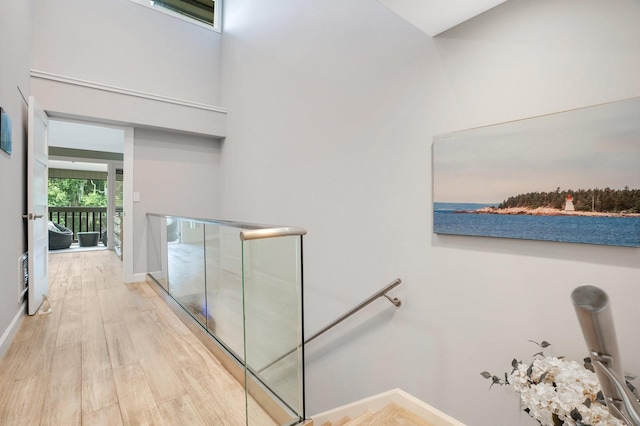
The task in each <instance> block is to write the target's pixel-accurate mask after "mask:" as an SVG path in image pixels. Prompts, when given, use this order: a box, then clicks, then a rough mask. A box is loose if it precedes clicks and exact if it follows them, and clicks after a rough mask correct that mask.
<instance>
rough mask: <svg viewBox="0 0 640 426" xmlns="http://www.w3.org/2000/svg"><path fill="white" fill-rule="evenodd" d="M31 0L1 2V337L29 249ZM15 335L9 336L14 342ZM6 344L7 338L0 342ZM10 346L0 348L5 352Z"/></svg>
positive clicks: (14, 310)
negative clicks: (9, 143)
mask: <svg viewBox="0 0 640 426" xmlns="http://www.w3.org/2000/svg"><path fill="white" fill-rule="evenodd" d="M32 13H33V1H31V0H3V1H2V2H0V40H2V42H1V43H0V58H1V59H0V106H1V107H2V108H3V109H5V111H6V113H7V114H9V116H10V117H11V121H12V130H13V147H12V153H11V155H8V154H7V153H5V152H4V151H0V200H1V201H0V205H1V206H2V207H0V223H2V241H3V243H2V244H0V277H2V278H1V279H0V336H3V335H4V334H5V333H6V332H8V331H10V330H9V329H8V328H9V326H10V324H11V322H12V320H13V318H14V317H15V316H16V314H17V313H18V309H19V307H20V305H21V304H22V303H21V301H20V300H19V297H18V296H19V293H20V292H19V283H20V274H19V269H18V258H19V257H20V256H21V255H22V254H23V253H24V252H25V251H26V248H27V243H26V241H25V234H24V230H25V226H24V220H23V219H22V215H23V214H24V213H26V208H27V206H26V198H25V191H26V187H27V184H26V177H27V175H26V155H27V119H28V108H27V105H26V103H25V101H24V100H23V98H22V95H21V94H20V90H21V91H22V93H23V94H24V95H25V96H29V93H30V91H31V89H30V81H29V68H30V67H31V46H32V35H31V31H32V28H33V26H32ZM10 340H11V339H8V342H10ZM0 343H2V342H0ZM5 349H6V347H0V356H2V354H3V350H5Z"/></svg>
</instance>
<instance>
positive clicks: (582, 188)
mask: <svg viewBox="0 0 640 426" xmlns="http://www.w3.org/2000/svg"><path fill="white" fill-rule="evenodd" d="M432 149H433V152H432V153H433V201H434V203H433V212H434V215H433V216H434V219H433V230H434V232H435V233H437V234H454V235H474V236H488V237H502V238H517V239H527V240H544V241H558V242H566V243H585V244H603V245H613V246H625V247H640V98H633V99H627V100H623V101H618V102H612V103H608V104H602V105H597V106H593V107H588V108H582V109H577V110H572V111H566V112H562V113H557V114H551V115H546V116H541V117H536V118H531V119H526V120H520V121H515V122H510V123H504V124H499V125H494V126H488V127H482V128H476V129H471V130H465V131H459V132H454V133H449V134H445V135H440V136H436V137H435V138H434V142H433V146H432Z"/></svg>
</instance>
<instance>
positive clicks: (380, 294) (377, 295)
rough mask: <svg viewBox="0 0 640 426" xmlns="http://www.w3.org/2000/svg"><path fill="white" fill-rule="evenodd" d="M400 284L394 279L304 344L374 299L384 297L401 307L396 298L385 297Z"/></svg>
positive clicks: (399, 301)
mask: <svg viewBox="0 0 640 426" xmlns="http://www.w3.org/2000/svg"><path fill="white" fill-rule="evenodd" d="M400 284H402V280H400V278H396V279H395V280H394V281H392V282H391V283H389V284H388V285H387V286H386V287H384V288H383V289H382V290H380V291H378V292H376V293H374V294H373V295H372V296H371V297H369V298H367V300H365V301H364V302H362V303H360V304H359V305H358V306H356V307H355V308H353V309H351V310H350V311H348V312H346V313H344V314H342V315H341V316H340V317H339V318H338V319H336V320H335V321H333V322H332V323H331V324H328V325H326V326H325V327H323V328H322V329H320V330H318V331H317V332H315V333H314V334H312V335H311V336H310V337H309V338H308V339H307V340H305V341H304V343H305V344H307V343H309V342H311V341H312V340H315V339H316V338H318V337H320V336H321V335H323V334H324V333H326V332H327V331H329V330H331V329H332V328H333V327H335V326H336V325H338V324H340V323H341V322H342V321H344V320H346V319H347V318H349V317H350V316H352V315H353V314H355V313H356V312H358V311H360V310H362V308H364V307H366V306H367V305H370V304H371V303H372V302H374V301H375V300H376V299H379V298H381V297H386V298H387V299H388V300H389V302H391V303H393V304H394V305H395V306H396V307H399V306H400V305H402V301H401V300H400V299H398V298H397V297H394V298H393V299H392V298H390V297H389V296H388V295H387V293H388V292H389V291H391V290H393V289H394V288H396V287H398V286H399V285H400Z"/></svg>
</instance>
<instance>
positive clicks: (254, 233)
mask: <svg viewBox="0 0 640 426" xmlns="http://www.w3.org/2000/svg"><path fill="white" fill-rule="evenodd" d="M147 216H154V217H164V218H169V217H170V218H174V219H181V220H188V221H191V222H198V223H204V224H211V225H220V226H228V227H230V228H239V229H241V231H240V239H241V240H242V241H248V240H259V239H264V238H275V237H286V236H301V235H306V234H307V231H306V229H304V228H300V227H296V226H280V225H260V224H256V223H247V222H234V221H230V220H218V219H203V218H196V217H185V216H175V215H170V214H159V213H147Z"/></svg>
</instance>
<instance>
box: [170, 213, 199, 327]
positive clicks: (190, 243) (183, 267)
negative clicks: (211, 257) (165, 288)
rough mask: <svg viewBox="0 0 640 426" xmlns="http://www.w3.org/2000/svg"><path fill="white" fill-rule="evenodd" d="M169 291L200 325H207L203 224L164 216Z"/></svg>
mask: <svg viewBox="0 0 640 426" xmlns="http://www.w3.org/2000/svg"><path fill="white" fill-rule="evenodd" d="M167 262H168V271H169V294H171V296H172V297H173V298H174V299H175V300H176V302H178V303H179V304H180V305H181V306H182V307H183V308H184V309H185V310H186V311H187V312H188V313H189V314H191V316H193V318H195V319H196V321H198V322H199V323H200V324H202V325H203V326H204V325H206V324H207V299H206V297H205V295H206V287H205V282H206V281H205V278H206V273H205V246H204V224H203V223H202V222H199V221H193V220H185V219H180V218H175V217H168V218H167Z"/></svg>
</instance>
